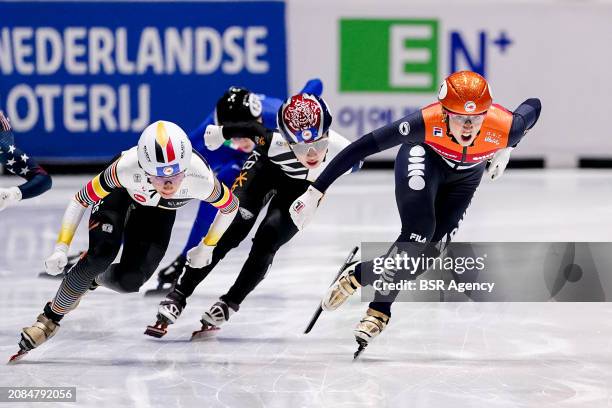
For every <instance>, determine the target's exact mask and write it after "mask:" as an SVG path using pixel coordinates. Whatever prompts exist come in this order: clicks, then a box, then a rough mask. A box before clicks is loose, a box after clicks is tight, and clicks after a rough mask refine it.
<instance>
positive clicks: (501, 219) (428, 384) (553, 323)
mask: <svg viewBox="0 0 612 408" xmlns="http://www.w3.org/2000/svg"><path fill="white" fill-rule="evenodd" d="M85 181H86V178H85V177H63V178H56V179H55V180H54V182H55V184H54V189H53V191H51V192H49V193H47V194H45V195H44V196H43V197H39V198H37V199H34V200H29V201H26V202H23V203H21V205H20V206H19V207H16V208H10V209H8V210H6V211H4V212H2V213H1V214H0V230H1V231H2V234H3V239H2V240H1V241H0V246H1V248H0V298H1V299H2V323H3V324H2V325H1V327H0V351H1V353H0V355H2V356H3V357H2V358H5V359H8V357H9V356H10V355H11V354H13V353H14V352H15V351H16V350H17V341H18V339H19V332H20V330H21V328H22V327H23V326H25V325H30V324H31V323H33V322H34V320H35V318H36V315H37V314H38V313H40V311H41V309H42V307H43V305H44V303H45V302H46V301H48V300H50V299H51V298H52V296H53V295H54V294H55V291H56V289H57V287H58V285H59V281H53V280H44V279H40V278H37V274H38V272H40V271H41V269H42V261H43V259H44V257H45V256H46V255H48V254H49V253H50V251H51V249H52V246H53V243H54V240H55V237H56V233H57V230H58V227H59V224H60V219H61V215H62V213H63V210H64V207H65V205H66V202H67V200H68V198H69V197H70V196H71V195H72V194H74V193H75V192H76V191H77V189H78V188H79V187H80V186H81V184H82V183H83V182H85ZM15 182H17V180H16V179H12V178H6V177H4V178H1V179H0V185H10V184H11V183H15ZM194 210H195V206H194V205H190V206H189V207H187V208H185V209H183V210H180V211H179V216H178V218H177V223H176V226H175V230H174V235H173V240H172V243H171V246H170V249H169V251H168V253H167V256H166V258H165V260H164V263H163V264H164V265H165V264H166V263H167V262H169V261H171V260H172V259H174V257H175V256H176V255H177V253H178V251H179V250H180V249H181V248H182V245H183V244H184V240H185V237H186V234H187V232H188V229H189V227H190V222H191V220H192V217H193V214H194ZM83 224H86V223H85V222H83ZM83 226H84V225H83ZM398 233H399V217H398V214H397V210H396V207H395V200H394V193H393V174H392V173H391V172H388V171H378V172H363V173H361V174H356V175H354V176H350V177H346V178H344V180H341V181H340V182H339V183H337V184H336V185H335V186H334V187H332V189H330V191H329V194H328V196H327V197H326V200H325V203H324V205H323V206H322V208H321V210H320V212H319V214H318V217H317V219H316V220H315V222H314V223H313V224H312V225H311V226H310V227H309V228H308V229H307V230H306V231H304V232H303V233H301V234H300V235H298V236H297V237H296V238H295V239H294V240H293V241H292V242H290V243H289V244H288V245H287V246H286V247H284V248H282V249H281V250H280V251H279V253H278V254H277V256H276V259H275V263H274V265H273V267H272V269H271V271H270V272H269V274H268V276H267V278H266V279H265V280H264V281H263V282H262V284H261V285H260V286H259V287H258V288H257V289H256V290H255V291H254V292H253V293H252V294H251V295H250V297H248V298H247V300H246V301H245V302H244V303H243V305H242V308H241V310H240V311H239V312H238V313H236V314H235V315H234V316H233V317H232V319H231V321H230V322H229V323H228V324H227V325H226V326H224V327H223V328H222V330H221V331H220V333H219V334H218V335H217V337H216V338H215V339H211V340H208V341H205V342H197V343H194V342H190V341H189V338H190V335H191V332H192V331H193V330H196V329H198V328H199V322H198V321H199V318H200V315H201V313H202V312H203V311H204V310H206V309H207V308H208V307H209V306H210V305H211V304H212V303H213V302H214V301H215V300H216V299H217V297H218V296H219V295H221V294H223V293H224V292H225V290H226V289H227V288H229V286H230V284H231V282H232V281H233V279H234V278H235V276H236V275H237V272H238V270H239V268H240V266H241V264H242V262H243V261H244V259H245V257H246V254H247V251H248V247H249V244H250V241H249V240H246V241H245V242H244V243H243V245H241V246H240V247H239V248H238V249H236V250H235V251H233V252H232V253H230V254H229V255H228V257H227V258H226V259H225V260H224V261H222V263H221V264H220V265H219V266H218V267H217V268H216V270H214V271H213V273H212V274H211V275H210V276H209V277H208V279H207V280H205V281H204V282H203V283H202V285H201V286H200V287H199V288H198V289H197V291H196V293H195V294H194V295H193V296H192V297H191V298H190V299H189V304H188V305H187V309H186V310H185V312H184V314H183V316H182V317H181V319H180V320H179V321H178V322H177V324H175V325H174V326H172V327H171V328H170V332H169V334H168V335H167V336H166V337H165V338H163V339H153V338H150V337H147V336H144V335H143V331H144V329H145V327H146V325H147V324H151V323H152V322H153V321H154V317H155V313H156V309H157V304H158V302H159V300H160V299H159V298H150V297H146V298H145V297H143V295H142V293H139V294H124V295H119V294H115V293H113V292H111V291H109V290H106V289H104V288H99V289H98V290H96V291H95V292H93V293H90V294H88V295H87V296H86V297H85V298H84V299H83V301H82V302H81V304H80V306H79V307H78V309H76V310H75V311H74V312H72V313H71V314H69V315H68V316H67V317H66V318H65V319H64V320H63V321H62V327H61V330H60V331H59V332H58V334H57V335H56V337H54V338H53V339H52V340H51V341H49V342H48V343H47V344H44V345H43V346H42V347H40V348H39V349H36V350H34V351H33V352H31V353H30V354H29V355H28V356H27V357H26V359H24V360H23V361H21V362H20V363H18V364H17V365H12V366H8V365H0V386H75V387H77V403H76V404H74V403H64V404H59V403H58V404H43V405H41V404H31V405H32V406H37V407H39V406H47V405H48V406H67V407H73V406H79V407H81V406H99V407H109V408H110V407H149V406H155V407H196V406H197V407H292V408H298V407H317V406H325V407H396V406H397V407H487V408H490V407H589V408H594V407H607V406H612V304H610V303H554V302H548V303H398V304H396V305H394V308H393V318H392V319H391V322H390V324H389V326H388V327H387V329H386V330H385V332H384V333H383V334H382V335H381V336H380V337H379V338H378V339H376V341H375V342H373V343H372V344H371V345H370V346H369V347H368V348H367V349H366V351H365V352H364V354H363V356H362V358H361V359H360V360H359V361H357V362H353V361H352V353H353V352H354V350H355V348H356V343H355V341H354V338H353V335H352V332H351V330H352V328H353V326H354V325H355V324H356V323H357V322H358V321H359V319H360V318H361V316H362V315H363V313H364V312H365V309H366V305H365V304H362V303H361V302H360V300H359V297H358V296H354V298H352V299H351V300H350V302H349V303H348V304H347V305H345V306H344V307H343V308H341V309H340V310H338V311H336V312H334V313H324V314H323V315H322V316H321V319H320V320H319V323H318V324H317V326H316V327H315V328H314V329H313V331H312V333H310V334H309V335H304V334H302V332H303V330H304V328H305V326H306V323H307V322H308V320H309V318H310V316H311V314H312V312H313V311H314V308H315V307H316V304H317V302H318V301H319V299H320V297H321V296H322V294H323V293H324V292H325V289H326V287H327V285H328V284H329V281H330V280H331V279H332V277H333V275H334V274H335V273H336V270H337V268H338V267H339V264H340V263H341V262H342V260H343V258H344V257H345V256H346V253H347V252H348V251H349V249H350V248H351V247H352V246H353V245H355V244H358V243H359V242H361V241H393V240H394V239H395V238H396V236H397V235H398ZM456 239H457V240H459V241H612V172H597V171H588V170H582V171H572V170H547V171H527V170H523V171H511V172H508V174H506V175H505V176H504V178H502V179H501V180H500V181H497V182H487V181H484V182H483V184H482V185H481V187H480V188H479V190H478V192H477V194H476V197H475V199H474V201H473V203H472V206H471V207H470V209H469V210H468V213H467V216H466V219H465V220H464V223H463V225H462V228H461V230H460V232H459V234H458V235H457V237H456ZM86 242H87V241H86V234H85V230H84V229H81V230H80V232H79V234H78V235H77V237H76V239H75V241H74V244H73V247H72V249H73V250H74V251H76V250H78V249H83V248H84V247H85V246H86ZM154 284H155V282H154V279H152V280H151V281H149V282H148V283H147V284H146V285H145V288H150V287H153V286H154ZM143 290H144V289H143ZM141 292H142V291H141ZM4 406H11V404H8V403H0V407H4ZM15 406H18V407H25V406H28V404H26V403H20V404H15Z"/></svg>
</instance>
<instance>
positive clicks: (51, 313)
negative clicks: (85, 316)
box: [43, 302, 64, 323]
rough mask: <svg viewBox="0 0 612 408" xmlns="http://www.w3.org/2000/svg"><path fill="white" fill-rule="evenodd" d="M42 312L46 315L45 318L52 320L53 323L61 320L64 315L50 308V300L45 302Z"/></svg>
mask: <svg viewBox="0 0 612 408" xmlns="http://www.w3.org/2000/svg"><path fill="white" fill-rule="evenodd" d="M43 314H44V315H45V316H46V317H47V319H50V320H51V321H53V322H54V323H59V322H60V320H62V318H63V317H64V315H61V314H58V313H55V312H54V311H53V310H52V309H51V302H49V303H47V304H46V305H45V308H44V309H43Z"/></svg>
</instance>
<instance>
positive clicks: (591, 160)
mask: <svg viewBox="0 0 612 408" xmlns="http://www.w3.org/2000/svg"><path fill="white" fill-rule="evenodd" d="M578 167H579V168H581V169H612V158H595V157H582V158H580V159H579V160H578Z"/></svg>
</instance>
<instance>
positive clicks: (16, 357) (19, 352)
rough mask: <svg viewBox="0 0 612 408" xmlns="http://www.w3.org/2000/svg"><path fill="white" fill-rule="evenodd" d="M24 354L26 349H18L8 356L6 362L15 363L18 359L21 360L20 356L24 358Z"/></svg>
mask: <svg viewBox="0 0 612 408" xmlns="http://www.w3.org/2000/svg"><path fill="white" fill-rule="evenodd" d="M26 354H28V352H27V351H25V350H19V351H18V352H17V353H15V354H13V355H12V356H11V358H9V361H8V363H7V364H15V363H16V362H18V361H19V360H21V359H22V358H24V357H25V356H26Z"/></svg>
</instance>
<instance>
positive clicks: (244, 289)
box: [222, 198, 298, 305]
mask: <svg viewBox="0 0 612 408" xmlns="http://www.w3.org/2000/svg"><path fill="white" fill-rule="evenodd" d="M277 201H278V202H277ZM280 203H281V201H280V200H276V198H275V199H274V200H273V201H272V202H271V203H270V207H269V208H268V212H267V214H266V217H265V218H264V220H263V221H262V223H261V225H260V226H259V228H258V229H257V233H256V234H255V237H254V238H253V246H252V247H251V251H250V252H249V256H248V258H247V260H246V262H245V263H244V265H243V267H242V270H241V271H240V274H239V275H238V278H237V279H236V282H234V284H233V285H232V287H231V288H230V290H229V291H228V292H227V294H225V295H224V296H223V297H222V299H223V300H224V301H226V302H229V303H230V304H236V305H240V304H241V303H242V301H243V300H244V299H245V298H246V297H247V295H248V294H249V293H251V291H252V290H253V289H255V287H256V286H257V285H258V284H259V282H261V281H262V280H263V279H264V277H265V276H266V273H267V272H268V270H269V269H270V267H271V266H272V261H274V256H275V255H276V252H277V251H278V250H279V248H280V247H281V246H283V245H284V244H285V243H287V242H288V241H289V240H290V239H291V238H293V236H294V235H295V234H296V233H297V231H298V230H297V228H296V227H295V224H293V221H291V218H290V217H289V212H288V210H287V208H288V206H287V207H282V206H281V204H280ZM283 203H284V202H283Z"/></svg>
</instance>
